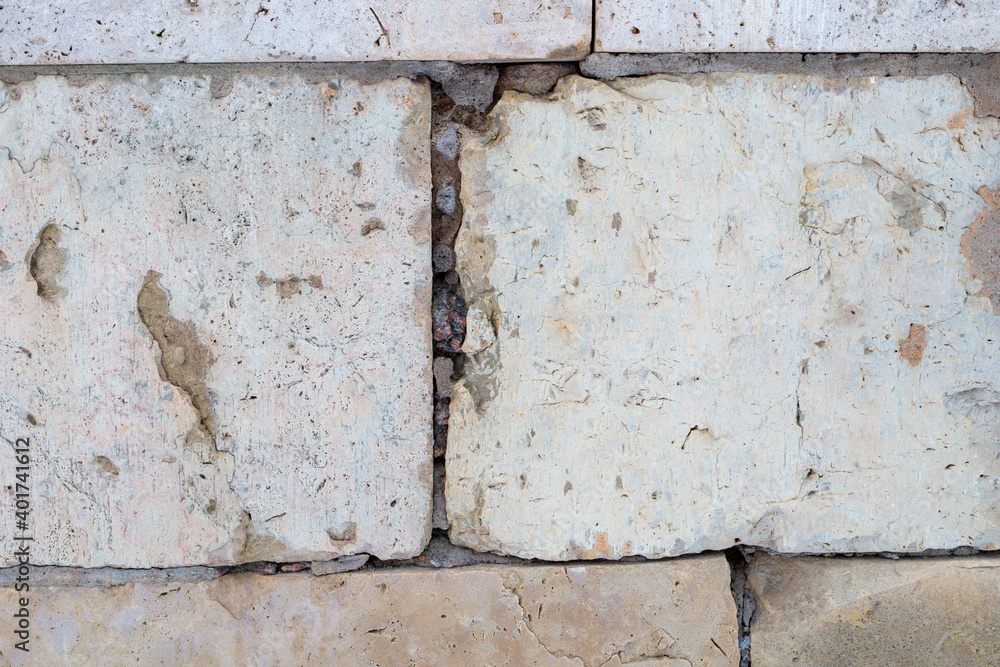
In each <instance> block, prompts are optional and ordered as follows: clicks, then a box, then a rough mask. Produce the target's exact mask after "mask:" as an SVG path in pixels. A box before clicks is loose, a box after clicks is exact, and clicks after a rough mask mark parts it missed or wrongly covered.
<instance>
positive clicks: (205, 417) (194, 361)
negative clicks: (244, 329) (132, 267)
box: [136, 271, 215, 441]
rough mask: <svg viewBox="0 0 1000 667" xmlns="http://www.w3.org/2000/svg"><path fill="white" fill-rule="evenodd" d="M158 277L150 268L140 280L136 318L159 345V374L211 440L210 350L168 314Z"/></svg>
mask: <svg viewBox="0 0 1000 667" xmlns="http://www.w3.org/2000/svg"><path fill="white" fill-rule="evenodd" d="M160 277H161V274H159V273H157V272H156V271H150V272H149V274H147V276H146V279H145V280H144V281H143V283H142V289H141V290H139V296H138V298H137V299H136V306H137V308H138V311H139V319H140V320H142V323H143V325H144V326H145V327H146V329H147V330H148V331H149V334H150V335H151V336H152V337H153V340H155V341H156V344H157V345H158V346H159V348H160V358H159V360H158V362H157V363H158V365H159V371H160V377H161V378H162V379H163V380H164V381H166V382H169V383H170V384H172V385H173V386H175V387H177V389H179V390H180V391H181V392H183V393H184V395H185V396H187V397H188V400H189V401H191V405H192V406H193V407H194V409H195V410H197V411H198V415H199V416H200V418H201V427H202V429H203V430H204V431H205V433H206V434H207V435H208V436H209V437H210V438H211V439H212V440H213V441H214V439H215V414H214V412H213V410H212V401H211V398H210V396H209V393H208V387H207V386H206V385H205V377H206V375H207V374H208V367H209V366H210V365H211V363H212V352H211V350H209V349H208V347H206V346H205V345H203V344H202V343H201V341H199V340H198V333H197V332H196V331H195V329H194V327H193V326H191V325H190V324H187V323H186V322H181V321H180V320H178V319H177V318H175V317H174V316H173V315H171V314H170V300H169V297H168V296H167V293H166V292H165V291H164V290H163V288H162V287H160V284H159V281H160Z"/></svg>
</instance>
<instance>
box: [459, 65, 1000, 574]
mask: <svg viewBox="0 0 1000 667" xmlns="http://www.w3.org/2000/svg"><path fill="white" fill-rule="evenodd" d="M972 104H973V103H972V99H971V98H970V95H969V93H968V91H967V90H966V89H965V88H964V87H963V86H962V85H961V83H960V82H959V80H958V79H956V78H954V77H949V76H938V77H929V78H925V79H917V78H871V79H860V80H852V81H849V82H845V81H833V80H829V79H824V78H822V77H801V76H758V75H722V74H718V75H717V74H713V75H707V76H705V75H701V76H698V75H696V76H690V77H686V78H671V77H663V76H659V77H648V78H643V79H629V80H618V81H615V82H613V83H612V84H611V85H606V84H603V83H600V82H596V81H592V80H587V79H582V78H579V77H570V78H567V79H564V80H562V81H561V82H560V84H559V85H558V86H557V88H556V89H555V92H554V93H552V94H551V95H550V96H548V97H545V98H530V97H528V96H524V95H515V94H508V95H506V96H505V97H504V99H503V100H502V101H501V102H500V103H499V104H498V105H497V107H496V108H495V109H494V112H493V113H492V117H491V121H492V126H493V129H492V131H491V132H490V133H487V136H486V137H484V138H483V139H482V140H479V141H478V142H470V143H469V144H468V145H467V147H466V149H465V150H464V152H463V155H462V181H463V187H462V204H463V208H464V212H465V214H464V223H463V227H462V231H461V232H460V234H459V238H458V243H457V255H458V269H459V271H460V273H461V274H462V283H463V287H464V289H465V291H466V297H467V300H468V303H469V311H468V320H467V335H466V339H465V345H464V352H465V354H466V355H467V360H466V363H465V366H464V379H462V380H461V381H460V382H458V383H456V385H455V386H454V388H453V391H452V401H451V405H450V408H451V415H450V435H449V443H448V451H447V466H448V474H447V505H448V515H449V520H450V522H451V532H450V535H451V537H452V539H453V540H455V541H456V542H458V543H460V544H464V545H467V546H470V547H472V548H474V549H479V550H492V551H497V552H500V553H508V554H513V555H517V556H522V557H526V558H545V559H574V558H619V557H622V556H626V555H632V554H640V555H646V556H668V555H675V554H680V553H685V552H698V551H702V550H705V549H720V548H725V547H728V546H731V545H733V544H735V543H743V544H758V545H763V546H766V547H769V548H771V549H774V550H777V551H783V552H835V551H850V552H857V551H902V552H911V551H922V550H926V549H933V548H953V547H957V546H961V545H970V546H974V547H978V548H982V549H994V548H996V545H997V544H1000V507H998V506H1000V459H998V455H997V449H996V441H997V428H998V426H1000V385H998V384H997V378H998V377H1000V348H998V345H997V340H998V336H1000V319H998V316H997V315H996V314H995V312H994V307H993V304H991V296H992V295H993V294H995V293H996V292H994V291H993V287H992V285H991V283H990V280H992V278H991V277H990V276H995V275H996V274H995V270H994V269H995V265H994V264H991V263H990V260H989V258H988V257H984V256H981V255H982V254H980V255H977V254H976V253H974V252H969V251H968V246H969V245H970V244H971V245H976V244H980V243H984V242H986V241H985V240H984V239H985V238H987V237H990V235H991V234H993V233H994V230H995V229H996V224H995V215H994V212H993V210H992V209H991V208H990V202H991V201H993V195H992V194H990V193H992V192H995V191H996V190H997V189H1000V122H998V121H997V120H995V119H992V118H987V119H977V118H976V117H975V116H974V115H973V112H972ZM984 188H985V189H984ZM991 272H992V273H991ZM913 325H916V326H915V327H914V326H913ZM921 339H922V340H921ZM901 341H905V344H904V345H902V346H901ZM918 349H919V352H920V354H917V352H918ZM918 357H919V358H918ZM914 362H916V363H914Z"/></svg>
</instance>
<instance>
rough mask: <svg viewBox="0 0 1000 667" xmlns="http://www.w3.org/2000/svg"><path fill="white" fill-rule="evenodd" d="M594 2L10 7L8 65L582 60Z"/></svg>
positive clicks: (159, 0) (4, 49) (4, 54)
mask: <svg viewBox="0 0 1000 667" xmlns="http://www.w3.org/2000/svg"><path fill="white" fill-rule="evenodd" d="M592 14H593V6H592V3H591V1H590V0H552V1H551V2H546V3H539V2H530V1H529V0H492V1H487V0H444V1H440V0H439V1H437V2H427V1H426V0H383V1H381V2H369V1H368V0H337V1H336V2H313V1H312V0H253V1H252V2H251V0H143V2H125V3H122V2H111V1H109V0H98V1H93V0H90V1H84V0H52V1H50V2H45V3H39V2H37V1H36V0H10V1H6V2H4V3H3V5H2V6H0V65H44V64H87V63H174V62H189V63H217V62H288V61H305V62H315V61H320V62H330V61H360V60H548V59H553V60H560V59H561V60H577V59H579V58H582V57H584V56H586V55H587V54H588V53H589V52H590V41H591V34H592V30H593V28H592Z"/></svg>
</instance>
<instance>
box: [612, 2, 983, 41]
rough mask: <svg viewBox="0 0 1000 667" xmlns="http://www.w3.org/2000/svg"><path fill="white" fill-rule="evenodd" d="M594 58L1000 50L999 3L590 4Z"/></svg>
mask: <svg viewBox="0 0 1000 667" xmlns="http://www.w3.org/2000/svg"><path fill="white" fill-rule="evenodd" d="M596 7H597V9H596V19H595V22H596V29H595V38H596V41H595V48H594V50H595V51H608V52H612V53H615V52H620V53H659V52H677V51H686V52H693V53H701V52H706V51H732V52H743V51H750V52H764V53H766V52H769V51H791V52H800V51H807V52H835V53H836V52H839V53H859V52H870V51H879V52H889V53H892V52H902V53H906V52H914V51H931V52H968V51H997V50H1000V22H998V21H997V16H998V15H1000V1H998V0H979V1H978V2H947V1H946V0H945V1H941V0H907V1H906V2H890V1H889V0H877V1H873V0H838V1H836V2H834V1H833V0H784V1H783V2H782V1H781V0H708V1H707V2H703V1H701V0H674V1H672V2H659V1H654V0H597V5H596Z"/></svg>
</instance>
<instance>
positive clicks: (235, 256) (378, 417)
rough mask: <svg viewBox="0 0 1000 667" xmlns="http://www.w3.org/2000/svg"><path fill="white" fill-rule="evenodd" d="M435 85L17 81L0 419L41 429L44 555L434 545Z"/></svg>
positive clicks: (1, 286) (300, 551) (37, 553)
mask: <svg viewBox="0 0 1000 667" xmlns="http://www.w3.org/2000/svg"><path fill="white" fill-rule="evenodd" d="M429 107H430V99H429V91H428V87H427V85H426V84H417V83H414V82H411V81H409V80H404V79H400V80H393V81H385V82H382V83H379V84H376V85H370V86H364V85H360V84H358V83H356V82H352V81H350V80H340V81H330V82H328V83H326V84H323V85H313V84H309V83H306V82H305V81H303V80H302V79H300V78H299V77H297V76H292V75H289V76H277V77H265V78H258V77H254V76H246V77H239V78H237V79H236V80H235V81H234V82H233V87H232V91H231V92H229V93H228V95H226V96H224V97H221V98H220V99H216V98H215V97H213V94H212V93H211V91H210V81H209V80H208V79H207V78H201V77H197V76H191V77H182V78H177V77H165V78H162V79H149V78H146V77H144V76H138V75H137V76H134V77H110V78H108V77H101V78H97V79H96V80H93V81H91V82H89V83H86V84H83V85H80V84H79V83H78V84H77V85H73V83H71V82H70V81H67V80H66V79H63V78H60V77H49V76H45V77H39V78H37V79H34V80H32V81H29V82H25V83H22V84H20V85H17V86H8V87H6V88H3V89H2V92H0V109H3V113H0V146H2V151H3V152H4V153H5V156H6V157H7V158H8V159H6V160H3V161H0V215H2V226H0V253H2V254H0V259H2V260H3V261H2V263H0V268H2V269H3V271H0V322H2V323H3V327H4V330H3V345H2V346H0V368H2V369H3V374H2V380H0V433H2V435H3V436H4V438H6V439H8V440H11V441H12V440H14V439H15V438H19V437H30V438H31V450H32V452H33V455H32V456H33V463H32V465H33V467H32V470H31V488H32V496H31V498H32V503H33V513H32V515H31V520H32V524H33V525H32V528H33V532H34V536H35V542H34V547H33V559H34V561H35V562H37V563H41V564H57V565H79V566H87V567H96V566H105V565H110V566H118V567H151V566H156V567H167V566H177V565H192V564H212V565H217V564H225V563H233V562H244V561H253V560H279V561H280V560H325V559H328V558H332V557H335V556H341V555H348V554H354V553H359V552H364V553H370V554H374V555H376V556H379V557H383V558H386V557H403V556H409V555H414V554H416V553H418V552H419V551H420V549H421V547H422V546H423V545H424V544H425V543H426V541H427V539H428V538H429V532H430V512H431V501H430V498H431V450H430V447H431V444H430V437H431V433H430V425H429V423H428V418H427V413H428V406H429V404H430V391H431V379H430V331H429V330H430V323H429V308H430V257H429V255H430V250H429V245H430V214H429V207H430V202H429V191H430V174H429V156H428V148H427V144H428V137H429ZM2 451H3V455H2V459H0V460H2V464H3V469H2V473H0V474H2V475H3V482H4V485H5V486H6V487H7V488H11V487H13V475H14V459H13V452H12V450H11V449H10V448H7V447H4V448H3V449H2ZM13 503H14V498H13V496H12V495H10V494H4V496H3V501H2V504H0V522H2V523H0V526H2V530H0V535H2V536H3V537H4V539H8V538H9V537H10V535H11V534H12V532H13V531H14V528H15V526H14V525H13V520H14V508H13ZM20 532H21V531H18V533H19V534H20ZM8 541H9V540H8ZM3 558H4V559H5V562H7V563H10V562H12V561H11V560H9V559H10V558H11V550H8V551H6V552H5V555H4V556H3Z"/></svg>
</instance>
